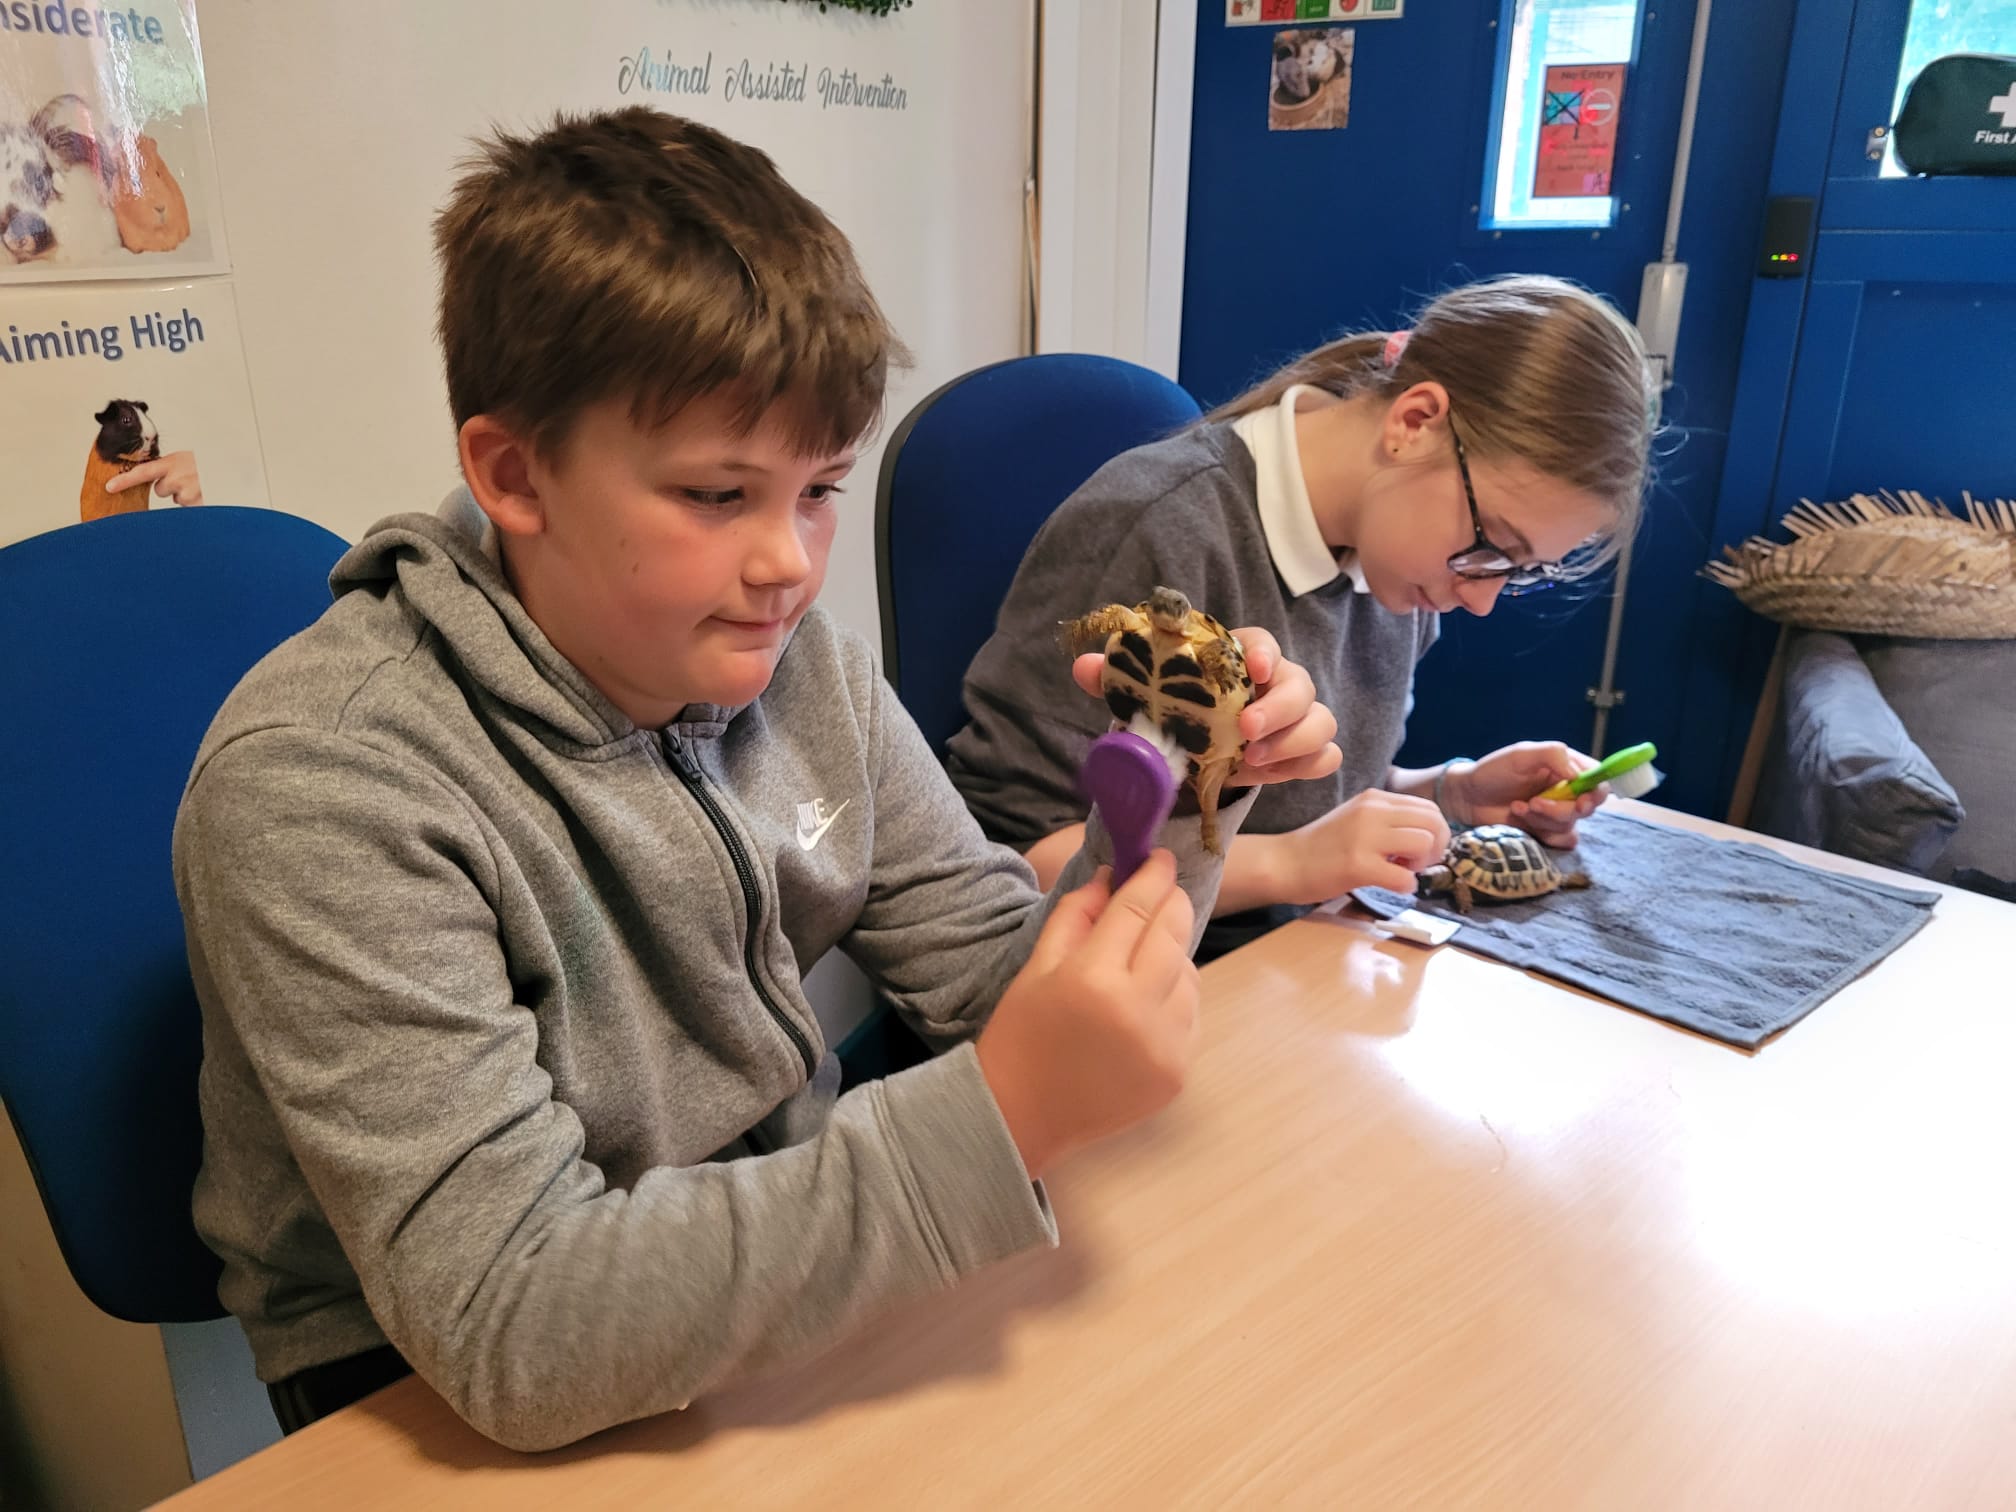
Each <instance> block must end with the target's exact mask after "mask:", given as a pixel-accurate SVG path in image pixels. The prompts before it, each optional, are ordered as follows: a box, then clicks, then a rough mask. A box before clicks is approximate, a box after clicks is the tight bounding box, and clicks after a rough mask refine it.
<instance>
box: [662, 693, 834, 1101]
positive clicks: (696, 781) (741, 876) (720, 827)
mask: <svg viewBox="0 0 2016 1512" xmlns="http://www.w3.org/2000/svg"><path fill="white" fill-rule="evenodd" d="M664 740H665V754H666V755H667V756H668V757H670V758H671V761H672V770H673V771H674V772H676V773H678V774H679V781H680V782H681V784H683V785H684V787H685V789H686V791H687V792H689V793H691V794H692V795H693V801H694V802H696V803H698V804H699V805H700V811H701V812H702V813H704V814H705V815H706V816H707V818H708V820H709V821H710V822H711V823H712V824H713V826H714V833H715V834H717V835H719V836H720V837H721V843H722V844H723V845H724V846H726V847H727V848H728V859H729V860H730V861H733V862H734V863H735V876H736V879H737V880H738V881H740V882H741V884H742V902H743V912H744V913H745V914H746V915H747V916H748V919H749V927H748V929H747V930H746V931H745V932H744V933H743V936H742V966H743V969H744V970H745V971H746V972H747V973H748V976H749V985H750V986H751V987H754V988H755V989H756V997H757V999H758V1000H759V1001H760V1002H761V1003H762V1004H763V1006H764V1007H765V1008H767V1009H768V1010H769V1011H770V1017H772V1018H773V1019H775V1020H776V1021H777V1027H778V1028H780V1029H782V1030H783V1031H784V1033H785V1034H786V1035H788V1036H789V1037H790V1040H791V1043H792V1045H794V1046H795V1047H796V1048H797V1051H798V1058H799V1059H800V1060H802V1061H803V1062H804V1063H805V1075H806V1076H807V1077H808V1078H809V1077H811V1076H812V1075H813V1074H814V1073H816V1072H817V1070H818V1060H817V1058H816V1057H815V1056H814V1055H813V1054H812V1042H811V1041H810V1040H808V1039H806V1038H805V1033H804V1031H803V1030H802V1029H800V1028H799V1027H798V1026H797V1025H796V1024H794V1023H792V1022H791V1020H790V1019H789V1018H787V1017H786V1016H785V1013H784V1010H783V1009H781V1008H779V1007H778V1006H777V1004H776V1002H775V1001H774V1000H773V999H772V998H771V996H770V994H769V993H768V992H767V991H766V990H764V987H763V979H762V977H760V976H759V975H757V972H756V930H757V925H758V924H759V923H760V922H761V920H762V916H763V895H762V894H761V893H760V892H758V891H757V888H756V868H755V867H753V866H751V865H750V864H749V852H748V851H747V850H745V849H743V846H742V840H741V837H740V836H739V835H737V834H736V833H735V830H734V828H733V827H732V826H731V825H730V824H729V823H728V816H727V815H726V814H724V813H723V812H722V811H721V805H720V804H718V803H716V802H715V801H714V795H713V794H712V793H710V792H708V791H707V779H706V776H705V774H704V773H702V772H701V770H700V763H699V761H698V760H697V759H696V758H695V757H694V755H693V753H692V752H691V751H689V750H687V749H686V746H685V744H684V743H683V742H682V741H681V740H680V739H679V738H678V737H677V736H676V735H673V734H672V733H671V732H670V731H667V732H666V733H665V736H664Z"/></svg>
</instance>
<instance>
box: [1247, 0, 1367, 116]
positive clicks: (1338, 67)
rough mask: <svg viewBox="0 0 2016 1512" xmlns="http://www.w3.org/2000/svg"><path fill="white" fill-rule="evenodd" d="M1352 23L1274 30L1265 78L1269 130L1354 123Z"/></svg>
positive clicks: (1353, 43) (1353, 44)
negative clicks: (1266, 76) (1267, 72)
mask: <svg viewBox="0 0 2016 1512" xmlns="http://www.w3.org/2000/svg"><path fill="white" fill-rule="evenodd" d="M1356 47H1357V38H1356V36H1355V34H1354V33H1353V32H1352V30H1351V28H1350V27H1348V26H1309V27H1303V28H1301V29H1299V30H1292V31H1278V32H1276V33H1275V34H1274V57H1273V65H1272V68H1271V70H1270V73H1269V77H1268V83H1267V129H1268V130H1269V131H1338V130H1341V129H1343V128H1344V127H1346V126H1349V125H1350V124H1351V59H1352V55H1353V53H1354V51H1355V49H1356Z"/></svg>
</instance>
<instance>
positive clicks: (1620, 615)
mask: <svg viewBox="0 0 2016 1512" xmlns="http://www.w3.org/2000/svg"><path fill="white" fill-rule="evenodd" d="M1714 8H1715V0H1697V4H1696V6H1695V9H1694V41H1693V46H1692V48H1691V49H1690V50H1689V52H1688V55H1687V93H1686V97H1685V100H1684V102H1683V103H1682V105H1681V107H1680V142H1679V146H1678V147H1677V148H1676V149H1675V151H1674V154H1673V191H1672V194H1671V195H1670V196H1669V197H1668V199H1667V202H1666V240H1665V243H1664V245H1663V246H1662V247H1661V248H1660V255H1659V260H1660V261H1661V262H1662V263H1665V264H1669V265H1670V264H1673V263H1674V262H1675V261H1676V259H1677V258H1678V256H1679V252H1680V213H1681V210H1682V209H1683V208H1684V207H1685V205H1686V203H1687V169H1688V166H1689V164H1690V163H1691V162H1692V160H1693V157H1694V118H1695V115H1696V113H1697V112H1698V111H1699V108H1700V104H1701V75H1702V72H1703V70H1704V69H1705V68H1706V66H1707V58H1708V20H1709V15H1710V13H1711V12H1712V11H1713V10H1714ZM1685 272H1686V270H1685V269H1677V270H1675V275H1674V277H1673V278H1672V279H1671V280H1667V281H1664V282H1663V283H1662V282H1660V281H1658V280H1655V279H1654V278H1653V277H1652V276H1651V274H1650V271H1649V270H1648V273H1647V277H1646V281H1645V282H1646V289H1647V291H1648V292H1649V291H1653V290H1655V289H1658V290H1660V291H1662V292H1663V293H1665V294H1666V295H1668V296H1670V297H1671V298H1672V299H1673V300H1674V302H1675V304H1676V306H1677V302H1678V299H1679V298H1680V296H1681V295H1682V294H1684V292H1685V290H1686V281H1685ZM1645 302H1646V301H1645V300H1643V299H1641V300H1640V306H1639V311H1638V323H1639V328H1640V330H1641V331H1642V330H1644V329H1645V327H1646V326H1647V324H1648V323H1650V324H1654V325H1659V326H1662V327H1663V328H1664V329H1665V331H1666V336H1665V337H1664V338H1663V341H1662V344H1668V343H1671V342H1672V341H1673V339H1674V338H1675V337H1676V336H1677V333H1678V329H1679V311H1678V309H1677V308H1673V309H1670V310H1669V309H1665V308H1662V309H1661V310H1659V311H1658V312H1656V313H1652V312H1648V311H1647V310H1646V309H1645V308H1644V305H1645ZM1662 305H1663V300H1662ZM1670 355H1673V354H1669V356H1670ZM1671 371H1672V370H1671V367H1670V365H1669V367H1668V369H1667V377H1668V378H1669V380H1670V377H1671ZM1631 547H1632V543H1631V542H1630V541H1628V540H1627V541H1625V543H1624V548H1623V550H1622V551H1621V552H1619V553H1618V557H1617V586H1616V591H1615V592H1614V593H1613V594H1612V595H1611V598H1610V625H1609V629H1608V631H1607V633H1606V634H1605V636H1604V639H1603V676H1602V680H1601V681H1600V682H1598V683H1597V685H1596V686H1595V687H1593V688H1591V689H1590V690H1589V701H1590V702H1591V703H1592V704H1594V705H1595V706H1596V717H1595V719H1594V720H1593V721H1592V723H1591V725H1590V729H1589V754H1590V755H1591V756H1594V757H1596V758H1598V759H1599V760H1600V759H1601V758H1602V756H1603V754H1604V750H1603V748H1604V744H1605V742H1606V741H1607V740H1608V739H1609V737H1610V711H1611V710H1612V709H1614V708H1616V707H1617V705H1618V704H1620V703H1622V702H1623V701H1624V695H1623V694H1622V693H1620V692H1618V691H1617V651H1618V647H1619V646H1620V645H1621V644H1622V643H1623V640H1624V599H1625V593H1626V591H1627V590H1628V589H1629V587H1630V585H1631Z"/></svg>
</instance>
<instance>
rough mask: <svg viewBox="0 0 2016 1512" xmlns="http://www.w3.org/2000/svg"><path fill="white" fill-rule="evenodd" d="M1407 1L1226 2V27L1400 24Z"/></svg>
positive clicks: (1234, 0)
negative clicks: (1350, 23)
mask: <svg viewBox="0 0 2016 1512" xmlns="http://www.w3.org/2000/svg"><path fill="white" fill-rule="evenodd" d="M1406 10H1407V0H1225V24H1226V25H1227V26H1284V25H1289V24H1291V23H1293V22H1296V21H1397V20H1399V19H1400V17H1401V16H1402V15H1404V14H1405V13H1406Z"/></svg>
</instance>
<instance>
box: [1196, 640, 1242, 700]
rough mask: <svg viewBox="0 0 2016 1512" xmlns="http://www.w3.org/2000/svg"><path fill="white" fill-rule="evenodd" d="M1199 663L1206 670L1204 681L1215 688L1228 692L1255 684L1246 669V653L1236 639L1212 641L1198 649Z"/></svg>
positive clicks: (1217, 690)
mask: <svg viewBox="0 0 2016 1512" xmlns="http://www.w3.org/2000/svg"><path fill="white" fill-rule="evenodd" d="M1197 665H1198V666H1199V667H1201V668H1203V670H1204V681H1205V682H1207V683H1208V684H1210V686H1211V687H1212V689H1213V690H1215V691H1216V692H1219V693H1227V692H1230V691H1231V690H1232V689H1234V688H1237V687H1241V686H1243V687H1246V688H1248V689H1250V688H1252V686H1253V679H1252V677H1251V676H1250V675H1249V674H1248V673H1247V671H1246V653H1245V652H1244V651H1243V650H1242V649H1241V648H1240V646H1239V643H1238V642H1237V641H1234V640H1223V641H1212V642H1211V643H1210V644H1209V645H1206V646H1200V647H1199V648H1198V650H1197Z"/></svg>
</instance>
